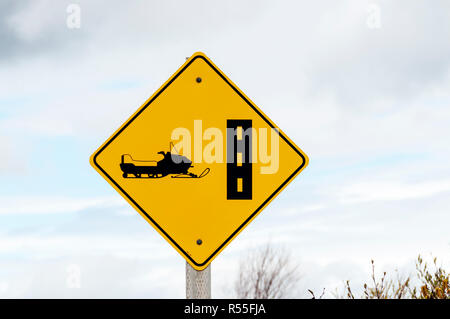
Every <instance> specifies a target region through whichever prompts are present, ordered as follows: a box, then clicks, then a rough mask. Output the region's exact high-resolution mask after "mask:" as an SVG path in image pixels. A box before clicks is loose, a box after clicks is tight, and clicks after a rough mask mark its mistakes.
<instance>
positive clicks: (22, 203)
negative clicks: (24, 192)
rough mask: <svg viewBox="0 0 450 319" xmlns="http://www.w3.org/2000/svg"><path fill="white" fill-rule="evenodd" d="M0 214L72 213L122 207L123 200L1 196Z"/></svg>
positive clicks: (116, 198) (109, 198) (114, 197)
mask: <svg viewBox="0 0 450 319" xmlns="http://www.w3.org/2000/svg"><path fill="white" fill-rule="evenodd" d="M0 203H1V205H0V215H5V214H14V215H17V214H54V213H59V214H60V213H74V212H80V211H83V210H86V209H89V208H97V209H100V208H105V207H123V206H125V205H126V202H125V200H123V199H122V198H120V197H119V196H113V197H93V198H72V197H53V196H48V197H45V196H2V197H0Z"/></svg>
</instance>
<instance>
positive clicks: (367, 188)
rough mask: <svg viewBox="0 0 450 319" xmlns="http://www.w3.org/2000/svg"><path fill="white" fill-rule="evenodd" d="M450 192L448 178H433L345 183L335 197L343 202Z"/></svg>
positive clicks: (403, 197) (386, 199)
mask: <svg viewBox="0 0 450 319" xmlns="http://www.w3.org/2000/svg"><path fill="white" fill-rule="evenodd" d="M442 192H450V180H435V181H429V182H420V183H411V182H409V183H407V182H399V181H384V182H383V181H374V182H365V183H357V184H351V185H345V186H344V187H342V189H341V190H340V191H339V192H338V194H337V197H338V198H339V201H340V202H341V203H343V204H352V203H361V202H370V201H391V200H406V199H421V198H424V197H431V196H433V195H436V194H439V193H442Z"/></svg>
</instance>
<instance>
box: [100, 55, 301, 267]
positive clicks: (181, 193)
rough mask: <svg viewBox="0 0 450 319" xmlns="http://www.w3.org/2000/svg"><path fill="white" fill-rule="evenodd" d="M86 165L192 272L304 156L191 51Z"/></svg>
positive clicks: (297, 169) (272, 194)
mask: <svg viewBox="0 0 450 319" xmlns="http://www.w3.org/2000/svg"><path fill="white" fill-rule="evenodd" d="M91 164H92V166H93V167H94V168H95V169H96V170H97V171H98V172H99V173H100V174H101V175H102V176H103V177H104V178H105V179H106V180H107V181H108V182H109V183H110V184H111V185H112V186H113V187H114V188H115V189H116V190H117V191H118V192H119V193H120V194H121V195H122V196H123V197H124V198H125V199H126V200H127V201H128V202H129V203H130V204H131V205H132V206H133V207H134V208H135V209H136V210H137V211H138V212H139V213H140V214H141V215H142V216H143V217H144V218H145V219H146V220H147V221H148V222H149V223H150V224H151V225H152V226H153V227H154V228H155V229H156V230H157V231H158V232H159V233H160V234H161V235H162V236H163V237H164V238H165V239H166V240H167V241H168V242H169V243H170V244H171V245H172V246H173V247H174V248H175V249H176V250H177V251H178V252H179V253H180V254H181V255H182V256H183V257H184V258H185V259H186V260H187V262H188V263H189V264H191V265H192V267H194V268H195V269H197V270H202V269H205V268H206V267H207V266H208V265H209V263H210V262H211V261H212V259H213V258H215V257H216V256H217V255H218V254H219V253H220V252H221V251H222V250H223V249H224V248H225V246H226V245H228V244H229V243H230V241H231V240H232V239H233V238H235V237H236V236H237V234H238V233H239V232H240V231H242V229H243V228H244V227H245V226H247V225H248V224H249V223H250V222H251V221H252V220H253V219H254V218H255V217H256V216H257V215H258V214H259V213H260V212H261V210H262V209H263V208H264V207H265V206H267V204H268V203H269V202H270V201H271V200H272V199H273V198H274V197H275V196H276V195H278V194H279V193H280V191H281V190H282V189H283V188H284V187H286V185H287V184H288V183H289V182H290V181H292V179H293V178H294V177H295V176H296V175H298V174H299V173H300V172H301V171H302V170H303V169H304V168H305V166H306V165H307V164H308V158H307V156H306V155H305V154H304V153H303V152H302V151H301V150H300V149H299V148H298V147H297V146H296V145H295V144H294V143H293V142H292V141H291V140H290V139H289V138H288V137H287V136H286V135H285V134H284V133H283V132H282V131H281V130H279V129H278V128H277V127H276V125H275V124H274V123H273V122H272V121H271V120H270V119H269V118H268V117H267V116H266V115H265V114H264V113H263V112H262V111H261V110H260V109H259V108H258V107H257V106H256V105H255V104H254V103H253V102H251V101H250V99H249V98H248V97H246V96H245V95H244V93H242V92H241V90H240V89H239V88H238V87H237V86H236V85H235V84H234V83H232V82H231V81H230V80H229V79H228V78H227V77H226V76H225V75H224V74H223V73H222V71H221V70H219V68H218V67H217V66H215V65H214V64H213V63H212V62H211V60H210V59H209V58H207V57H206V56H205V55H204V54H203V53H195V54H194V55H193V56H192V57H190V58H189V59H188V60H187V61H186V62H185V63H184V64H183V65H182V66H181V67H180V69H178V71H177V72H175V74H174V75H173V76H172V77H171V78H170V79H169V80H168V81H167V82H166V83H164V84H163V86H162V87H161V88H160V89H159V90H158V91H156V92H155V93H154V94H153V95H152V96H151V97H150V98H149V99H148V100H147V101H146V102H145V103H144V104H143V105H142V106H141V107H140V108H139V109H138V110H137V111H136V112H135V113H134V114H133V115H132V116H131V117H130V118H129V119H128V120H127V121H126V122H125V123H124V124H123V125H122V126H121V127H120V128H119V129H118V130H117V131H116V132H115V133H114V134H113V135H112V136H111V137H110V138H109V139H108V140H107V141H106V142H105V143H104V144H103V145H102V146H101V147H100V148H99V149H98V150H97V151H96V152H95V153H94V154H93V155H92V156H91Z"/></svg>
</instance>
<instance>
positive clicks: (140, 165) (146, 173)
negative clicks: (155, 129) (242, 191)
mask: <svg viewBox="0 0 450 319" xmlns="http://www.w3.org/2000/svg"><path fill="white" fill-rule="evenodd" d="M171 144H172V143H171ZM158 154H161V155H163V156H164V157H163V159H161V160H159V161H146V160H135V159H133V158H132V157H131V155H130V154H122V156H121V160H120V169H121V170H122V172H123V174H122V176H123V177H124V178H161V177H164V176H167V175H173V176H171V177H172V178H202V177H205V176H206V175H207V174H208V173H209V171H210V169H209V168H205V169H204V170H203V172H202V173H201V174H200V175H196V174H194V173H191V172H189V168H191V167H194V166H192V161H191V160H189V159H188V158H187V157H185V156H182V155H178V154H172V153H171V152H164V151H161V152H158Z"/></svg>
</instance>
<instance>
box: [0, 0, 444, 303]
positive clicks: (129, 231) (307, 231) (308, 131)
mask: <svg viewBox="0 0 450 319" xmlns="http://www.w3.org/2000/svg"><path fill="white" fill-rule="evenodd" d="M71 3H76V4H79V7H80V8H81V25H80V28H72V29H71V28H68V27H67V18H68V16H69V13H67V8H68V6H69V5H70V4H71ZM449 39H450V3H449V2H448V1H446V0H441V1H439V0H436V1H433V2H431V3H430V1H425V0H423V1H419V0H410V1H407V0H403V1H401V0H398V1H387V0H385V1H383V0H372V1H361V0H347V1H333V0H329V1H325V0H320V1H265V0H259V1H242V0H240V1H234V0H233V1H211V0H209V1H206V0H204V1H198V0H193V1H188V2H187V1H173V0H170V1H167V0H164V1H163V0H161V1H137V0H134V1H92V0H91V1H87V0H86V1H65V0H62V1H58V2H55V1H50V0H33V1H31V0H29V1H25V0H20V1H17V0H2V1H1V2H0V181H1V182H0V297H33V298H46V297H86V298H91V297H101V298H110V297H121V298H183V297H184V293H185V291H184V267H185V262H184V259H182V257H181V256H180V255H179V254H178V253H177V252H176V251H175V250H174V249H173V248H172V247H171V246H170V245H169V244H167V243H166V242H165V240H164V239H163V238H161V236H160V235H159V234H157V233H156V232H155V231H154V230H153V228H151V227H150V226H149V225H148V224H147V223H146V222H145V221H144V219H142V217H140V216H139V215H138V214H137V213H136V212H135V211H134V210H133V208H131V207H129V205H128V204H127V203H126V202H125V201H124V200H123V199H122V198H121V197H120V196H119V195H118V194H117V193H116V191H115V190H114V189H113V188H112V187H110V186H109V185H108V184H107V183H106V182H105V181H104V180H103V179H102V178H101V177H100V176H99V175H98V174H97V173H96V172H95V171H94V170H93V169H92V168H91V167H90V165H89V156H90V155H91V154H92V153H93V152H94V150H96V148H97V147H98V146H99V145H100V144H101V143H102V142H103V141H104V140H105V139H106V138H108V137H109V136H110V135H111V133H112V132H114V131H115V130H116V129H117V128H118V127H119V126H120V125H121V124H122V123H123V122H124V121H125V120H126V119H127V118H128V117H129V116H130V115H131V114H132V113H133V112H134V111H135V110H136V109H137V108H138V107H139V106H140V105H141V104H142V103H143V102H144V101H145V100H146V99H147V98H148V97H149V96H150V95H151V94H152V93H153V92H154V91H155V90H156V89H158V88H159V86H160V85H161V84H162V83H164V82H165V81H166V80H167V78H169V76H170V75H172V74H173V73H174V72H175V71H176V70H177V68H178V67H179V66H180V65H181V64H182V63H184V61H185V58H186V57H188V56H190V55H192V54H193V53H194V52H196V51H202V52H204V53H206V54H207V55H208V56H209V57H210V58H211V59H212V60H213V61H214V62H215V63H216V64H217V65H218V66H219V67H220V68H221V69H222V70H223V71H224V73H225V74H226V75H227V76H228V77H229V78H230V79H231V80H232V81H233V82H235V83H236V84H237V85H238V86H239V87H240V88H241V89H242V90H243V91H244V92H245V93H246V95H248V96H249V97H250V98H251V99H252V100H253V101H254V102H255V103H256V104H257V105H258V106H259V107H260V108H261V109H262V110H263V111H264V112H265V113H266V114H267V115H268V116H269V117H270V118H271V119H272V120H273V121H274V122H275V123H276V124H277V125H278V126H279V127H280V128H281V129H282V130H283V131H284V132H285V133H286V134H287V135H288V136H289V137H290V138H291V139H292V140H293V141H295V143H296V144H297V145H299V146H300V147H301V148H302V149H303V150H304V151H305V152H306V153H307V154H308V156H309V158H310V164H309V166H308V167H307V168H306V169H305V170H304V172H303V173H301V174H300V176H299V177H298V178H297V179H296V180H294V181H293V182H292V183H291V184H290V185H289V186H288V187H287V188H286V189H285V191H284V192H283V193H281V194H280V196H279V197H277V198H276V199H275V200H274V201H273V202H272V204H271V205H270V206H269V207H268V208H266V209H265V210H264V211H263V212H262V213H261V215H259V216H258V217H257V218H256V220H255V221H254V222H253V223H252V224H251V225H250V226H249V227H247V228H246V229H245V230H244V231H243V232H242V233H241V234H240V235H239V236H238V237H237V238H236V239H235V240H234V241H233V242H232V243H231V244H230V245H229V246H228V247H227V248H226V249H225V250H224V251H223V253H222V254H221V255H219V257H217V258H216V259H215V260H214V262H213V264H212V278H213V292H212V293H213V297H228V296H231V289H232V280H230V278H235V277H236V274H237V267H238V263H239V260H240V259H241V258H245V256H246V255H247V253H248V251H250V250H251V249H257V248H258V247H260V246H262V245H264V244H265V243H267V242H269V241H270V242H272V243H273V244H274V245H277V246H280V247H285V248H286V249H287V250H289V251H290V252H291V253H292V257H293V259H294V261H295V262H297V263H299V264H300V271H301V274H302V280H301V282H300V285H299V287H298V291H297V292H296V294H295V297H308V293H307V292H306V289H312V290H314V291H316V292H317V291H321V290H322V289H323V288H326V292H327V296H332V295H331V293H332V292H333V291H334V290H335V289H336V288H338V289H341V288H342V285H343V282H344V281H345V280H347V279H350V280H351V283H353V284H354V285H355V287H356V286H358V285H361V283H362V282H363V281H364V280H368V279H369V276H368V275H369V272H370V260H371V259H375V261H376V263H377V266H378V267H379V270H380V271H382V270H393V269H398V270H399V272H400V273H402V274H405V275H407V274H409V272H410V271H412V270H413V261H414V259H415V258H416V257H417V255H418V254H419V253H420V254H423V255H424V256H425V257H430V256H431V255H433V256H437V257H439V259H440V260H441V261H442V263H443V264H444V265H447V266H450V232H449V225H450V212H449V207H450V197H449V195H450V165H449V162H450V143H449V137H450V106H449V104H450V41H449ZM78 272H79V274H80V276H81V277H80V281H79V283H80V287H79V288H73V287H74V284H73V277H71V276H73V275H74V274H75V275H76V274H78ZM75 286H77V285H75ZM355 290H357V289H356V288H355Z"/></svg>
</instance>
